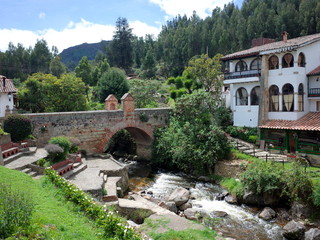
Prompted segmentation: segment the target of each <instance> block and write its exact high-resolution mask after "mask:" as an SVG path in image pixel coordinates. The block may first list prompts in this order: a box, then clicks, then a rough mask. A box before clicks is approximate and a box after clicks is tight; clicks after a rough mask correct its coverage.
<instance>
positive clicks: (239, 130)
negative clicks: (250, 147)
mask: <svg viewBox="0 0 320 240" xmlns="http://www.w3.org/2000/svg"><path fill="white" fill-rule="evenodd" d="M225 131H226V133H229V134H230V136H231V137H234V138H239V139H241V140H243V141H247V142H249V141H250V140H249V138H250V136H257V138H258V129H257V128H252V127H236V126H228V127H227V128H226V129H225ZM251 139H252V140H251V141H253V140H254V137H251Z"/></svg>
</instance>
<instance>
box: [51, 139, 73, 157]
mask: <svg viewBox="0 0 320 240" xmlns="http://www.w3.org/2000/svg"><path fill="white" fill-rule="evenodd" d="M49 143H51V144H56V145H59V146H60V147H61V148H62V149H63V151H64V153H65V154H67V153H69V151H70V149H71V141H70V140H69V138H67V137H65V136H58V137H53V138H51V139H50V140H49Z"/></svg>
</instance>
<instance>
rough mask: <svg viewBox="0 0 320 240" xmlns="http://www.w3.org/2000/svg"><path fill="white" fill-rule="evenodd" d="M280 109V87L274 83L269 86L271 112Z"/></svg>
mask: <svg viewBox="0 0 320 240" xmlns="http://www.w3.org/2000/svg"><path fill="white" fill-rule="evenodd" d="M278 111H279V88H278V87H277V86H276V85H272V86H271V87H270V88H269V112H278Z"/></svg>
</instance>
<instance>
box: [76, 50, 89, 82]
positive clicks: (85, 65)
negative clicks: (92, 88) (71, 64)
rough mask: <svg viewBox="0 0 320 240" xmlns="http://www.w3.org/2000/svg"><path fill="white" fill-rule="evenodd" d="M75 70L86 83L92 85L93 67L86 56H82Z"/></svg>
mask: <svg viewBox="0 0 320 240" xmlns="http://www.w3.org/2000/svg"><path fill="white" fill-rule="evenodd" d="M74 71H75V73H76V76H77V77H78V78H81V79H82V81H83V82H84V83H85V84H86V85H92V73H91V72H92V69H91V65H90V63H89V61H88V58H87V57H86V56H85V57H82V58H81V60H80V62H79V65H78V66H77V67H76V68H75V70H74Z"/></svg>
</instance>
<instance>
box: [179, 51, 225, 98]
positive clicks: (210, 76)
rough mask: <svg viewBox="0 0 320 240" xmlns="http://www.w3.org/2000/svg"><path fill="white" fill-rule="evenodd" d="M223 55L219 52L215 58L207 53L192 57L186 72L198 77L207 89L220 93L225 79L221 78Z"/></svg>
mask: <svg viewBox="0 0 320 240" xmlns="http://www.w3.org/2000/svg"><path fill="white" fill-rule="evenodd" d="M221 57H222V55H220V54H217V55H215V56H214V57H213V58H209V57H208V55H207V54H202V55H201V56H196V57H193V58H191V59H190V61H189V62H188V67H187V68H186V70H185V71H186V73H187V74H190V76H192V77H193V78H194V79H197V80H198V81H199V82H200V83H201V84H202V86H203V87H204V89H205V90H206V91H211V92H212V93H214V95H215V96H217V95H219V94H220V91H221V87H222V86H223V80H222V79H221V75H222V72H221V63H220V58H221Z"/></svg>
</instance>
